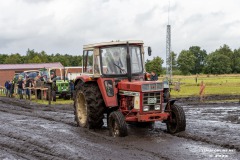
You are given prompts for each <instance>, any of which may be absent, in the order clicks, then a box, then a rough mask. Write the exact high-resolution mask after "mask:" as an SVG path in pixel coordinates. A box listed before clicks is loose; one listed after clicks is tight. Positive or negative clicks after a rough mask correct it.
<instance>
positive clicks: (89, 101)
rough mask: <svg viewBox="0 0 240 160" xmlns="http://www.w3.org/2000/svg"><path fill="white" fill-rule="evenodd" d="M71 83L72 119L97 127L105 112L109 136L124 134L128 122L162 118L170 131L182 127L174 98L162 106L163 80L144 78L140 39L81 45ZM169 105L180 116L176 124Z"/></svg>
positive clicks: (183, 126)
mask: <svg viewBox="0 0 240 160" xmlns="http://www.w3.org/2000/svg"><path fill="white" fill-rule="evenodd" d="M148 55H151V48H150V47H149V48H148ZM74 86H75V96H74V108H75V112H74V113H75V120H76V122H77V124H78V125H79V126H81V127H88V128H101V127H102V125H103V115H104V113H106V114H107V120H108V127H109V129H110V135H112V136H126V135H127V123H131V122H136V123H145V124H152V123H154V122H155V121H163V122H167V128H168V131H169V132H170V133H176V132H179V131H182V130H185V120H182V119H184V118H185V116H184V113H183V111H182V110H181V108H180V107H178V106H176V105H174V101H169V102H167V105H166V106H163V101H164V100H163V94H164V93H163V83H162V82H159V81H145V68H144V46H143V41H116V42H113V41H112V42H104V43H97V44H90V45H84V47H83V66H82V74H81V75H80V76H79V77H77V78H76V81H75V85H74ZM171 108H173V110H175V111H176V112H177V111H179V110H181V115H180V113H175V114H178V115H177V116H182V117H180V119H181V118H182V119H181V124H179V125H180V126H179V125H176V124H175V123H176V121H175V120H174V121H172V120H171V121H170V119H171V117H172V116H171V115H172V112H171ZM179 108H180V109H179ZM183 116H184V117H183ZM174 118H175V119H176V118H178V117H176V116H175V117H174ZM178 119H179V118H178ZM173 122H174V124H173Z"/></svg>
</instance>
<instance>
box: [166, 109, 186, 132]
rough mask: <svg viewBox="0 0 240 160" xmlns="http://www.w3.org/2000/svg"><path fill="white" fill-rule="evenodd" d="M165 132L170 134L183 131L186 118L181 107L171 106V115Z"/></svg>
mask: <svg viewBox="0 0 240 160" xmlns="http://www.w3.org/2000/svg"><path fill="white" fill-rule="evenodd" d="M166 124H167V131H168V132H169V133H171V134H174V133H178V132H181V131H185V128H186V117H185V113H184V110H183V108H182V107H180V106H178V105H175V104H172V105H171V113H170V117H169V118H168V120H167V122H166Z"/></svg>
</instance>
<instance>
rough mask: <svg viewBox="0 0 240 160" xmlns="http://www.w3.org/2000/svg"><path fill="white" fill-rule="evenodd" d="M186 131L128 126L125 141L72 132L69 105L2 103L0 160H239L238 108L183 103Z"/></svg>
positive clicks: (102, 131)
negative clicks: (172, 132)
mask: <svg viewBox="0 0 240 160" xmlns="http://www.w3.org/2000/svg"><path fill="white" fill-rule="evenodd" d="M177 104H178V105H180V106H182V107H183V109H184V111H185V114H186V118H187V127H186V131H184V132H180V133H177V134H175V135H170V134H168V133H167V132H166V126H165V124H164V123H161V122H157V123H155V124H154V125H153V127H151V128H141V127H138V126H135V125H129V126H128V130H129V135H128V136H127V137H124V138H113V137H109V134H108V129H107V126H106V119H105V125H104V127H103V128H102V129H100V130H88V129H85V128H79V127H77V126H76V123H75V121H74V115H73V106H72V105H52V106H46V105H39V104H36V103H34V102H29V101H26V100H18V99H11V98H5V97H0V115H1V116H0V123H1V125H0V159H91V160H92V159H140V160H146V159H156V160H159V159H232V160H235V159H236V160H237V159H240V132H239V131H240V105H239V103H209V104H207V103H203V104H200V103H184V102H183V101H179V102H177Z"/></svg>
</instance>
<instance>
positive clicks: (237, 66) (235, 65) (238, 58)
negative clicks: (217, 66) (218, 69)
mask: <svg viewBox="0 0 240 160" xmlns="http://www.w3.org/2000/svg"><path fill="white" fill-rule="evenodd" d="M232 73H240V48H239V49H235V50H234V52H233V58H232Z"/></svg>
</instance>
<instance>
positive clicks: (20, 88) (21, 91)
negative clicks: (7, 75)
mask: <svg viewBox="0 0 240 160" xmlns="http://www.w3.org/2000/svg"><path fill="white" fill-rule="evenodd" d="M17 85H18V95H19V97H20V99H23V80H22V77H19V79H18V82H17Z"/></svg>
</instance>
